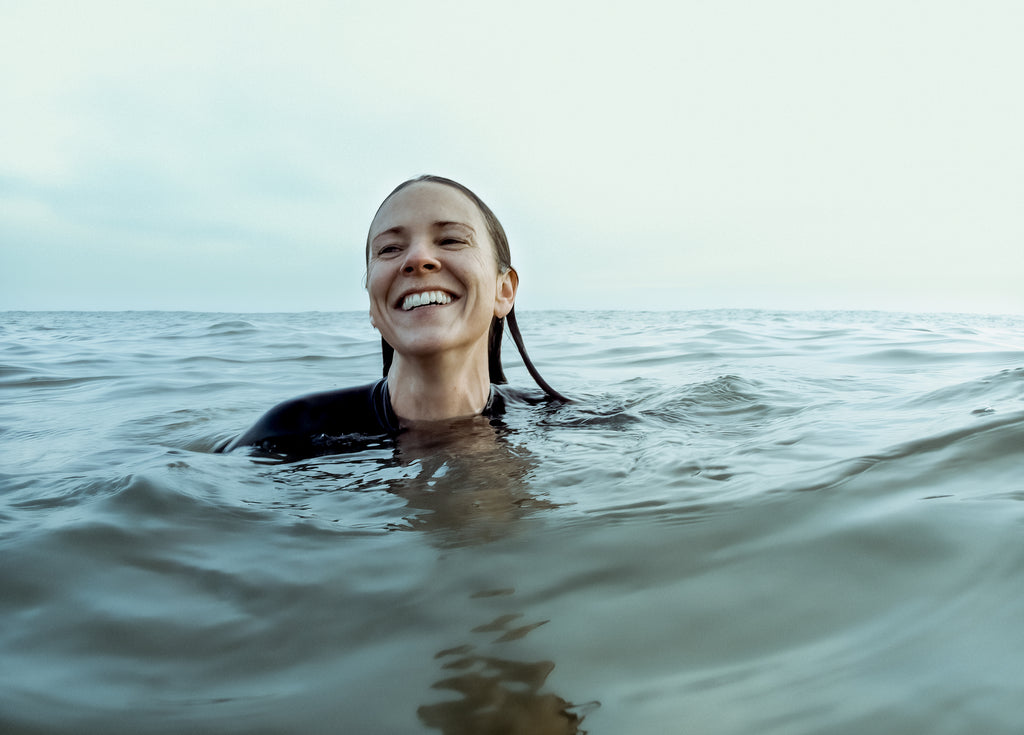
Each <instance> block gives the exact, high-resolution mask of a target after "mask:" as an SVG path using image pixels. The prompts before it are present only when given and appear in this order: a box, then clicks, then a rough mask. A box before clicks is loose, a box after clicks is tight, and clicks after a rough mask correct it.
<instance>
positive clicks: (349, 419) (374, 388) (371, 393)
mask: <svg viewBox="0 0 1024 735" xmlns="http://www.w3.org/2000/svg"><path fill="white" fill-rule="evenodd" d="M504 409H505V401H504V397H503V396H502V395H501V393H499V392H498V391H497V390H495V386H493V385H492V386H491V394H490V397H489V398H488V399H487V405H486V406H484V410H483V411H482V412H481V413H482V414H483V415H484V416H497V415H500V414H501V413H504ZM400 431H401V426H400V425H399V421H398V417H397V416H395V412H394V410H392V408H391V395H390V393H389V392H388V381H387V378H382V379H381V380H378V381H377V382H376V383H370V384H369V385H362V386H359V387H357V388H344V389H341V390H331V391H324V392H322V393H311V394H309V395H306V396H301V397H299V398H293V399H291V400H288V401H285V402H284V403H279V404H278V405H276V406H274V407H273V408H272V409H270V410H269V411H267V412H266V413H265V414H263V416H262V417H261V418H260V419H259V421H257V422H256V423H255V424H254V425H253V426H252V428H250V429H249V430H248V431H246V432H245V433H244V434H242V435H241V436H240V437H238V438H237V439H235V440H234V441H232V442H230V443H229V444H227V445H226V446H225V447H223V448H222V449H221V451H231V450H232V449H236V448H237V447H256V448H257V450H258V451H259V452H261V453H266V454H272V455H287V456H290V457H313V456H316V455H321V454H332V453H334V452H335V451H339V450H342V451H343V450H344V448H345V447H346V446H350V445H352V444H353V443H355V442H362V443H363V444H364V445H365V442H366V440H367V439H380V438H385V437H390V436H395V435H396V434H398V433H399V432H400ZM349 451H351V449H350V450H349Z"/></svg>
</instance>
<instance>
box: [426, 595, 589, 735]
mask: <svg viewBox="0 0 1024 735" xmlns="http://www.w3.org/2000/svg"><path fill="white" fill-rule="evenodd" d="M504 594H512V590H493V591H489V592H483V593H479V594H477V595H474V597H487V596H496V595H504ZM546 622H548V621H546V620H541V621H536V622H532V623H523V621H522V615H521V614H520V613H508V614H505V615H500V616H498V617H497V618H495V619H494V620H492V621H490V622H488V623H485V624H483V625H479V626H477V627H476V628H473V630H472V633H473V634H475V635H476V636H477V638H481V637H484V636H487V637H490V638H491V640H490V641H489V642H487V643H484V644H480V643H464V644H462V645H458V646H455V647H452V648H446V649H444V650H442V651H439V652H438V653H437V655H436V656H435V658H436V659H438V660H439V661H441V668H442V670H443V676H442V678H441V679H439V680H438V681H437V682H436V683H435V684H434V689H439V690H444V691H451V692H455V693H457V694H458V695H460V696H459V698H458V699H453V700H447V701H444V702H440V703H438V704H430V705H424V706H422V707H420V708H419V710H418V714H419V716H420V720H421V721H422V722H423V723H424V724H425V725H427V726H429V727H433V728H437V729H439V730H441V731H442V732H443V733H445V735H470V734H473V735H498V734H499V733H501V734H502V735H556V734H557V735H563V734H568V733H584V732H585V731H584V730H581V729H580V724H581V723H582V721H583V714H582V710H583V709H584V708H583V707H574V705H572V704H571V703H569V702H567V701H565V700H564V699H562V698H561V697H559V696H558V695H556V694H552V693H549V692H543V691H541V690H542V688H543V686H544V683H545V682H546V681H547V678H548V675H549V674H550V673H551V672H552V671H553V670H554V668H555V664H554V663H553V662H552V661H516V660H512V659H508V658H502V657H501V656H500V655H499V654H500V653H501V647H502V644H506V643H509V642H511V641H516V640H520V639H521V638H523V637H524V636H526V635H527V634H528V633H529V632H530V631H532V630H535V629H537V628H539V627H540V626H541V625H544V624H545V623H546ZM485 646H486V647H485ZM589 706H593V705H588V707H589ZM573 710H576V711H573Z"/></svg>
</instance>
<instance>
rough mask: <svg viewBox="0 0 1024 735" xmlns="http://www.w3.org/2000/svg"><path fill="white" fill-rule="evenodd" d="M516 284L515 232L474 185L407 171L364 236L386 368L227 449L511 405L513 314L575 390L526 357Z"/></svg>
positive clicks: (276, 418) (288, 410) (390, 428)
mask: <svg viewBox="0 0 1024 735" xmlns="http://www.w3.org/2000/svg"><path fill="white" fill-rule="evenodd" d="M518 286H519V276H518V274H517V273H516V271H515V269H513V268H512V263H511V258H510V255H509V247H508V239H507V238H506V236H505V231H504V229H503V228H502V226H501V223H500V222H499V221H498V219H497V217H495V216H494V213H493V212H492V211H491V210H490V208H489V207H488V206H487V205H486V204H484V203H483V202H482V201H481V200H480V198H479V197H477V196H476V194H474V193H473V192H472V191H470V190H469V189H467V188H466V187H464V186H463V185H462V184H459V183H456V182H455V181H452V180H450V179H445V178H441V177H439V176H422V177H420V178H417V179H412V180H410V181H406V182H405V183H403V184H401V185H399V186H398V188H396V189H395V190H394V191H393V192H391V194H390V195H388V197H387V198H386V199H385V200H384V202H383V203H382V204H381V205H380V208H379V209H378V210H377V214H376V216H375V217H374V218H373V222H372V223H371V224H370V232H369V234H368V235H367V240H366V289H367V291H368V293H369V296H370V322H371V324H373V326H374V327H375V328H376V329H377V331H378V332H380V334H381V344H382V349H383V356H384V378H383V379H381V380H379V381H377V382H376V383H371V384H369V385H365V386H361V387H358V388H347V389H342V390H334V391H327V392H323V393H314V394H312V395H308V396H303V397H301V398H296V399H293V400H290V401H286V402H284V403H282V404H280V405H278V406H276V407H274V408H272V409H271V410H270V411H268V412H267V413H266V414H265V415H264V416H263V417H262V418H261V419H260V420H259V421H257V422H256V424H255V425H254V426H253V427H252V428H251V429H249V430H248V431H247V432H245V434H243V435H242V436H241V437H239V438H238V439H236V440H235V441H233V442H232V443H231V444H230V445H228V447H227V450H228V451H230V450H231V449H234V448H236V447H240V446H255V447H259V449H261V450H262V451H265V452H271V453H274V454H287V455H300V454H301V455H310V454H317V453H323V451H324V450H325V449H328V447H329V445H330V444H331V442H332V439H336V438H337V437H345V436H351V435H361V436H381V435H394V434H397V433H398V432H400V431H401V430H402V429H405V428H409V427H411V426H416V425H418V424H420V423H422V422H430V421H439V420H443V419H452V418H457V417H463V416H475V415H480V414H483V415H485V416H491V415H495V414H498V413H501V411H502V409H503V404H504V401H503V400H502V397H501V395H500V393H499V392H498V391H496V390H495V388H494V385H495V384H499V385H500V384H503V383H505V382H506V380H505V375H504V373H503V372H502V369H501V336H502V331H503V323H504V321H505V320H506V319H507V320H508V323H509V330H510V332H511V334H512V337H513V339H514V340H515V342H516V346H517V347H518V348H519V352H520V354H521V355H522V356H523V361H524V362H525V363H526V367H527V369H528V370H529V371H530V374H531V375H532V376H533V377H534V379H535V380H536V381H537V383H538V384H539V385H540V386H541V388H543V389H544V390H545V391H546V392H547V393H548V394H549V395H550V396H552V397H553V398H557V399H559V400H565V398H564V397H563V396H561V395H560V394H559V393H557V392H556V391H555V390H553V389H552V388H551V387H550V386H549V385H548V384H547V383H546V382H545V381H544V380H543V378H541V377H540V375H539V374H538V373H537V371H536V369H535V368H534V366H533V364H532V363H531V362H530V359H529V357H528V356H527V355H526V350H525V348H524V347H523V343H522V337H521V336H520V334H519V329H518V326H517V325H516V321H515V314H514V312H513V306H514V304H515V296H516V291H517V289H518Z"/></svg>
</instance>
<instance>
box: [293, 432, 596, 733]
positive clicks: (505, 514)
mask: <svg viewBox="0 0 1024 735" xmlns="http://www.w3.org/2000/svg"><path fill="white" fill-rule="evenodd" d="M514 439H515V434H514V432H512V431H510V430H509V429H508V428H507V427H505V426H504V425H503V424H502V423H501V422H500V421H496V420H492V419H487V418H484V417H481V416H476V417H471V418H464V419H454V420H451V421H445V422H431V423H425V424H420V425H413V426H411V427H409V428H408V429H407V430H406V431H404V432H403V433H402V434H400V435H399V436H398V437H397V438H396V440H395V442H394V445H393V451H392V453H391V455H390V456H388V457H381V456H378V457H377V458H376V459H375V460H374V461H375V463H376V465H377V467H378V468H379V470H380V471H381V472H383V473H384V474H385V476H383V477H379V478H378V480H379V482H377V483H376V484H375V485H371V487H373V488H374V489H383V490H386V491H387V492H389V493H391V494H392V495H394V496H396V497H399V498H402V499H403V500H404V501H405V504H406V507H407V508H408V509H409V510H410V511H412V512H410V513H409V515H407V516H406V517H405V521H406V524H407V525H392V526H391V529H392V530H399V531H416V532H421V533H423V534H424V535H425V537H426V538H427V539H428V540H429V542H430V543H431V544H432V545H433V546H435V547H437V548H440V549H454V548H458V547H466V546H474V545H482V544H487V543H490V542H493V541H496V540H498V539H501V538H504V537H507V536H509V535H512V534H514V533H516V531H517V529H518V528H519V527H520V526H521V524H522V522H523V521H524V520H526V519H527V518H528V517H529V514H530V513H531V512H534V511H536V510H538V509H544V508H554V507H556V506H555V504H553V503H551V502H550V501H548V500H545V499H544V498H540V497H537V496H536V495H535V494H534V492H533V491H532V489H531V487H530V477H531V472H532V471H533V470H534V468H535V466H536V462H535V460H534V459H533V458H532V457H531V455H530V453H529V451H527V450H526V449H525V447H523V446H521V445H518V444H517V443H516V442H515V441H514ZM333 461H334V460H332V459H330V458H326V457H325V458H323V459H322V460H319V461H313V462H301V463H295V464H286V465H279V466H277V467H275V470H274V472H275V473H276V477H277V480H278V481H280V482H283V483H285V484H288V485H295V486H297V487H303V488H306V489H309V488H310V486H311V484H310V480H312V479H315V481H316V486H317V487H318V488H319V489H321V490H323V491H325V492H337V491H339V490H346V491H352V490H365V489H369V488H368V486H367V485H365V484H364V483H366V473H365V472H364V473H363V476H362V477H359V476H358V475H355V474H353V473H352V472H351V469H350V470H349V471H347V472H345V471H342V467H343V465H337V466H335V465H334V464H333ZM335 469H337V470H338V472H337V473H336V474H334V472H333V471H334V470H335ZM387 473H392V475H391V476H386V475H387ZM396 475H397V476H396ZM513 593H514V590H513V589H511V588H503V589H492V590H486V591H483V592H477V593H475V594H473V595H470V600H478V601H479V600H484V599H485V598H504V597H510V596H511V595H512V594H513ZM471 604H472V603H471ZM477 604H480V603H479V602H478V603H477ZM485 614H490V615H491V617H488V618H487V619H486V620H484V621H482V622H481V623H480V624H478V625H476V626H475V627H473V628H472V629H471V630H470V631H468V633H467V635H468V636H470V640H469V641H459V642H456V643H455V644H454V645H451V646H447V647H446V648H444V649H443V650H441V651H439V652H438V653H437V654H436V655H435V657H434V658H435V660H436V662H437V663H438V664H439V665H440V669H441V672H440V678H439V679H438V680H437V681H436V682H434V684H433V685H432V688H433V689H435V690H439V691H444V692H453V693H455V694H457V695H458V698H456V699H446V700H444V701H441V702H433V703H431V704H424V705H422V706H420V707H419V708H418V710H417V714H418V715H419V719H420V721H421V722H422V723H423V724H424V725H426V726H428V727H430V728H436V729H438V730H441V731H442V732H443V733H445V734H446V735H456V734H458V735H471V734H472V735H489V734H491V733H493V734H498V733H502V734H504V735H520V734H521V735H548V734H551V735H554V734H555V733H559V734H561V733H584V732H585V731H583V730H581V729H580V725H581V723H582V721H583V717H584V715H585V710H589V709H592V708H593V707H596V706H597V703H589V704H587V705H574V704H572V703H570V702H568V701H566V700H565V699H563V698H562V697H560V696H558V695H557V694H554V693H552V692H548V691H544V684H545V682H546V681H547V678H548V676H549V675H550V674H551V672H552V671H553V670H554V668H555V663H554V662H553V661H551V660H544V659H542V660H538V661H533V660H519V659H517V658H515V651H514V648H512V647H513V646H514V643H515V642H516V641H520V640H522V639H523V638H525V637H526V636H527V635H528V634H529V633H530V632H531V631H533V630H536V629H537V628H539V627H540V626H542V625H544V624H545V623H547V622H549V621H547V620H537V621H528V620H524V619H523V614H522V613H521V612H516V611H508V612H502V613H501V614H499V615H497V616H496V617H494V616H493V611H489V612H488V613H483V612H482V613H481V617H483V615H485Z"/></svg>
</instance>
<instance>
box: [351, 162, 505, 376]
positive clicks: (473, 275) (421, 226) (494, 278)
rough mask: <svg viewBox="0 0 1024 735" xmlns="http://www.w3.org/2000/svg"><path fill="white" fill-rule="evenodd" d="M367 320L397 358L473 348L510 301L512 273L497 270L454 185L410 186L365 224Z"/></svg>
mask: <svg viewBox="0 0 1024 735" xmlns="http://www.w3.org/2000/svg"><path fill="white" fill-rule="evenodd" d="M369 240H370V260H369V263H368V264H367V270H366V288H367V290H368V291H369V295H370V321H371V322H372V324H373V326H375V327H376V328H377V330H378V331H379V332H380V333H381V336H382V337H384V339H385V340H387V342H388V344H390V345H391V346H392V347H394V348H395V351H396V352H398V354H400V355H405V356H427V355H432V354H437V353H440V352H444V351H446V350H456V349H461V348H468V347H472V346H479V344H480V343H481V341H482V343H483V354H485V355H486V353H487V348H486V345H487V335H488V330H489V329H490V325H491V318H492V317H495V316H497V317H503V316H505V315H506V314H507V313H508V312H509V310H510V309H511V308H512V305H513V303H514V301H515V292H516V286H517V285H518V278H517V276H516V274H515V271H513V270H510V271H508V272H506V273H503V274H499V273H498V266H497V262H496V260H495V256H494V246H493V244H492V243H491V240H490V237H489V235H488V234H487V226H486V224H485V222H484V219H483V217H482V216H481V214H480V211H479V210H478V209H477V207H476V205H475V204H473V202H472V201H470V200H469V199H468V198H467V197H466V196H465V195H463V194H462V193H461V192H460V191H458V190H457V189H453V188H452V187H450V186H445V185H444V184H438V183H434V182H418V183H415V184H411V185H409V186H407V187H405V188H404V189H402V190H400V191H399V192H397V193H396V194H394V195H393V196H392V197H391V198H390V199H388V200H387V201H386V202H385V203H384V205H383V206H382V207H381V209H380V211H379V212H378V213H377V216H376V217H375V218H374V220H373V223H372V224H371V225H370V235H369Z"/></svg>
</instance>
